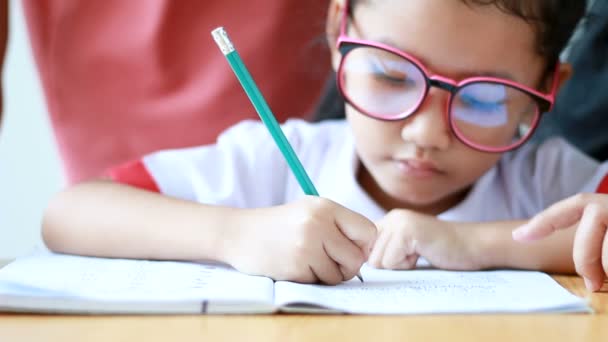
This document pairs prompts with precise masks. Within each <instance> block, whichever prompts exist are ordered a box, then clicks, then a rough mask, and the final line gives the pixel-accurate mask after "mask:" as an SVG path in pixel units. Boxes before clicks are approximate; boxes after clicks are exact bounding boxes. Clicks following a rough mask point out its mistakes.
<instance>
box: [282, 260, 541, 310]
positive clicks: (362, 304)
mask: <svg viewBox="0 0 608 342" xmlns="http://www.w3.org/2000/svg"><path fill="white" fill-rule="evenodd" d="M523 275H524V273H518V272H515V271H501V272H447V271H438V270H416V271H402V272H399V271H383V270H369V269H366V270H365V272H364V273H363V276H364V278H365V283H360V282H358V281H349V282H346V283H343V284H341V285H338V286H322V285H303V284H295V283H289V282H279V283H277V284H276V286H275V298H276V302H277V304H278V305H290V304H291V305H296V306H297V305H299V304H307V305H317V306H322V307H327V308H332V309H338V310H341V311H346V312H358V313H386V314H390V313H404V312H406V313H433V312H445V313H449V312H484V311H492V310H498V309H497V308H507V309H505V310H506V311H509V309H508V308H512V310H515V309H517V308H520V307H524V306H525V305H527V304H528V303H530V302H534V301H536V302H538V299H537V298H534V297H535V296H536V297H539V296H542V289H540V288H537V287H536V285H535V282H539V283H544V282H546V281H547V279H546V278H548V277H547V276H546V275H544V274H536V273H534V275H530V274H527V275H526V276H525V277H524V276H523ZM526 277H527V278H526ZM545 277H546V278H545ZM548 280H549V281H552V280H551V279H550V278H549V279H548Z"/></svg>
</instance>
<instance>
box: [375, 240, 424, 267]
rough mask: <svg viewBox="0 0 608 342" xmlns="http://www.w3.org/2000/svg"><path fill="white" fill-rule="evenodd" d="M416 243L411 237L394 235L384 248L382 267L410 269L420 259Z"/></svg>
mask: <svg viewBox="0 0 608 342" xmlns="http://www.w3.org/2000/svg"><path fill="white" fill-rule="evenodd" d="M404 240H406V241H404ZM415 243H416V242H415V241H412V240H411V239H407V238H406V239H402V238H397V237H393V238H392V239H391V240H390V241H389V242H388V244H387V245H386V249H385V250H384V257H383V258H382V267H383V268H388V269H393V270H410V269H412V268H414V267H415V266H416V262H417V261H418V255H417V254H416V250H415V245H414V244H415Z"/></svg>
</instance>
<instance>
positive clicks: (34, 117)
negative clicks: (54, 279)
mask: <svg viewBox="0 0 608 342" xmlns="http://www.w3.org/2000/svg"><path fill="white" fill-rule="evenodd" d="M9 8H10V15H9V25H10V28H9V38H8V48H7V55H6V60H5V66H4V74H3V75H2V77H4V83H3V84H4V89H3V92H4V101H5V102H4V124H3V126H4V127H2V129H1V130H0V135H1V138H0V259H12V258H15V257H17V256H21V255H24V254H27V253H28V252H29V251H31V249H32V248H34V247H36V246H39V245H41V244H42V243H41V240H40V220H41V217H42V211H43V209H44V207H45V206H46V204H47V202H48V200H49V198H50V197H51V195H52V194H53V193H55V192H57V191H58V190H59V189H60V188H61V187H62V186H63V184H64V178H63V172H62V169H61V164H60V162H59V156H58V153H57V150H56V147H55V145H54V142H53V137H52V133H51V130H50V126H49V122H48V116H47V114H46V108H45V105H44V98H43V95H42V90H41V88H40V83H39V81H38V77H37V74H36V66H35V64H34V61H33V58H32V54H31V51H30V45H29V40H28V37H27V30H26V26H25V23H24V19H23V12H22V8H21V1H19V0H11V1H10V5H9Z"/></svg>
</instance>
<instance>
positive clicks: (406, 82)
mask: <svg viewBox="0 0 608 342" xmlns="http://www.w3.org/2000/svg"><path fill="white" fill-rule="evenodd" d="M370 64H371V69H372V74H373V76H374V78H376V79H378V80H380V81H383V82H387V83H390V84H391V85H394V86H408V87H411V86H415V85H416V82H415V80H413V79H411V78H409V77H408V75H407V74H406V73H403V72H399V71H397V70H392V71H388V70H386V69H387V68H386V67H385V66H384V63H383V62H382V61H379V60H378V59H372V60H371V63H370Z"/></svg>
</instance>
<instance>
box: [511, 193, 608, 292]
mask: <svg viewBox="0 0 608 342" xmlns="http://www.w3.org/2000/svg"><path fill="white" fill-rule="evenodd" d="M607 226H608V195H606V194H579V195H575V196H572V197H570V198H567V199H565V200H562V201H560V202H557V203H556V204H554V205H552V206H551V207H549V209H547V210H545V211H543V212H541V213H540V214H538V215H536V216H535V217H534V218H533V219H532V220H530V222H529V223H528V224H526V225H524V226H522V227H520V228H519V229H516V230H515V231H513V238H514V239H515V240H517V241H522V242H534V243H535V242H536V241H538V240H539V239H543V240H544V239H550V238H551V237H550V236H552V235H554V234H562V233H563V232H562V231H563V230H567V231H570V232H571V233H575V234H576V236H575V238H574V246H573V249H572V254H570V253H567V252H568V251H564V253H565V254H567V255H568V256H569V257H571V258H572V259H573V260H574V264H575V266H576V271H577V273H578V274H580V275H581V276H582V277H583V278H584V279H585V285H586V287H587V289H589V290H590V291H599V290H600V289H601V288H602V286H603V284H604V281H605V280H606V279H608V234H607Z"/></svg>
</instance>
